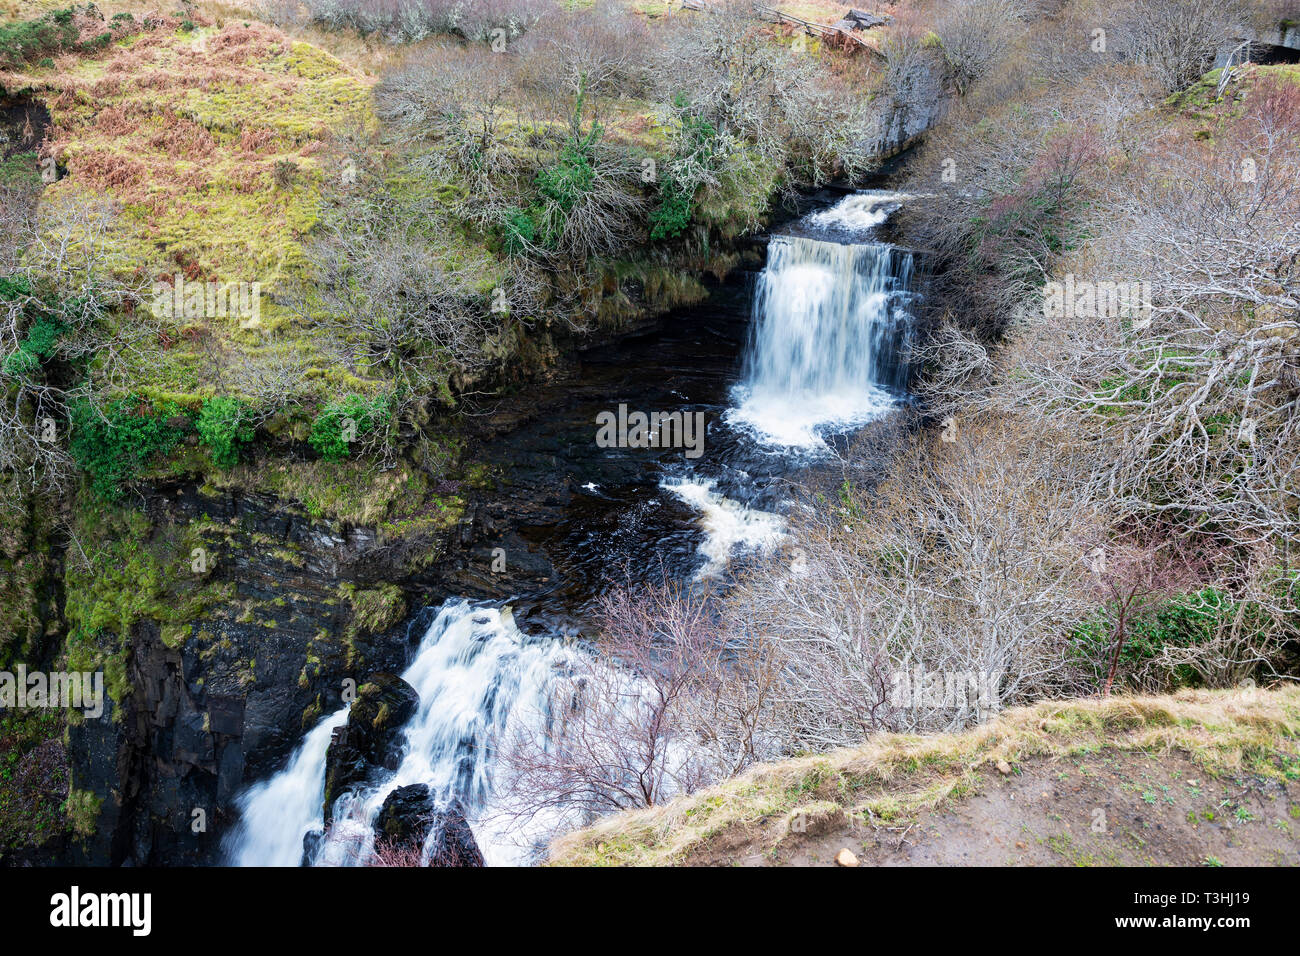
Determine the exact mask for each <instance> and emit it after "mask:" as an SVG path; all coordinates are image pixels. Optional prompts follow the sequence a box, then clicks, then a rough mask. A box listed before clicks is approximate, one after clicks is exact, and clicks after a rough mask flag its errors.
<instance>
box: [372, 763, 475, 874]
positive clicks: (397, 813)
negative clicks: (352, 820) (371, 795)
mask: <svg viewBox="0 0 1300 956" xmlns="http://www.w3.org/2000/svg"><path fill="white" fill-rule="evenodd" d="M430 833H432V834H433V844H432V846H431V847H430V854H429V866H483V865H484V863H483V854H482V852H481V851H480V850H479V848H478V841H477V840H475V839H474V831H473V830H471V829H470V825H469V821H468V820H466V819H465V809H464V807H462V806H461V803H460V801H459V800H452V802H451V803H450V804H448V805H447V806H446V807H443V808H442V809H439V808H438V806H437V804H436V803H435V802H434V799H433V794H432V793H431V792H430V791H429V788H428V787H427V786H426V785H424V784H422V783H417V784H412V785H411V786H409V787H399V788H398V789H396V790H394V791H393V792H392V793H390V794H389V795H388V798H387V799H385V800H384V805H383V807H381V808H380V810H379V816H378V817H376V818H375V841H376V842H377V843H385V844H387V845H388V846H390V847H393V848H395V849H411V848H418V847H423V846H424V842H425V840H427V839H428V838H429V834H430Z"/></svg>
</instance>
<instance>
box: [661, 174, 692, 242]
mask: <svg viewBox="0 0 1300 956" xmlns="http://www.w3.org/2000/svg"><path fill="white" fill-rule="evenodd" d="M693 202H694V197H693V196H692V195H691V193H689V192H688V191H687V190H686V189H685V188H684V187H683V186H682V185H681V184H680V183H679V182H677V180H676V179H673V178H671V177H669V178H666V179H665V180H664V183H663V185H662V186H660V187H659V205H658V206H656V207H655V208H654V209H652V210H650V238H651V239H656V240H658V239H672V238H674V237H676V236H679V235H681V233H682V230H684V229H685V228H686V227H687V226H689V225H690V224H691V208H692V204H693Z"/></svg>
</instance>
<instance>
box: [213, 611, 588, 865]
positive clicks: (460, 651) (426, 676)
mask: <svg viewBox="0 0 1300 956" xmlns="http://www.w3.org/2000/svg"><path fill="white" fill-rule="evenodd" d="M575 653H578V652H577V651H576V650H574V649H573V648H572V647H571V646H569V645H567V644H566V643H564V642H562V641H560V640H557V639H555V638H551V637H542V638H533V637H530V636H528V635H526V634H524V633H523V632H521V631H520V630H519V629H518V628H517V627H516V626H515V624H514V620H513V618H512V616H511V614H510V612H509V610H508V609H504V610H503V609H498V608H486V607H475V606H473V605H471V604H469V603H468V602H466V601H463V600H453V601H448V602H447V603H446V604H444V605H443V606H442V607H441V608H440V609H439V611H438V613H437V616H436V617H435V618H434V621H433V623H432V624H430V625H429V628H428V630H427V631H426V632H425V635H424V638H423V640H422V641H421V643H420V647H419V651H418V652H417V654H416V657H415V660H414V661H413V662H412V663H411V666H410V667H408V668H407V669H406V671H405V672H404V673H403V674H402V675H401V676H402V679H403V680H405V681H406V682H407V683H408V684H410V685H411V686H412V687H414V688H415V690H416V692H417V693H419V695H420V706H419V710H418V711H417V713H416V715H415V716H414V717H412V718H411V720H410V722H409V723H408V724H407V726H406V728H405V731H404V733H405V741H404V749H403V757H402V761H401V764H400V766H399V767H398V769H397V771H396V772H395V773H393V774H392V775H391V776H390V777H389V778H388V779H387V780H386V781H384V783H383V784H382V785H380V786H376V787H373V788H369V789H365V790H359V791H357V792H355V793H352V794H348V795H345V796H343V797H341V798H340V799H339V800H338V801H337V803H336V806H335V812H334V824H333V826H332V827H331V828H330V830H329V833H328V835H327V839H326V841H325V843H324V845H323V846H322V847H321V849H320V851H319V854H318V856H317V862H318V863H320V864H325V865H329V864H335V865H339V864H349V863H357V862H364V861H365V859H366V857H367V856H368V855H369V854H370V852H371V850H372V849H373V835H372V830H371V826H372V824H373V822H374V819H375V817H376V816H377V815H378V813H379V810H380V808H381V807H382V806H383V802H384V798H385V797H387V796H388V794H389V793H391V792H392V791H393V790H395V789H397V788H398V787H402V786H406V785H408V784H413V783H424V784H428V786H429V788H430V790H431V791H432V792H433V794H434V796H435V799H437V800H438V801H439V802H444V801H446V800H449V799H450V798H452V797H457V798H459V799H460V800H461V802H462V803H463V804H464V806H465V808H466V811H467V813H468V815H469V818H470V823H471V826H472V828H473V830H474V834H475V837H476V839H477V840H478V843H479V848H480V849H481V850H482V851H483V855H484V857H485V859H486V861H487V863H488V864H489V865H507V864H512V863H520V862H525V861H526V860H527V857H528V855H529V853H530V850H531V843H532V842H533V837H534V836H535V835H541V834H545V833H547V832H548V831H549V830H550V829H552V828H553V827H554V826H555V822H556V821H554V820H547V819H538V820H535V821H532V823H531V824H530V827H529V828H528V829H527V830H524V831H511V832H506V830H507V828H506V827H505V826H504V825H502V824H501V822H500V821H499V820H498V819H497V817H496V815H495V814H494V810H495V808H494V806H493V802H492V800H493V794H492V764H493V758H494V751H493V745H494V741H495V740H496V739H498V736H499V735H501V734H509V733H513V732H514V731H515V730H516V728H518V727H519V726H521V725H522V726H529V725H531V724H534V723H536V724H537V727H536V731H537V733H539V734H540V733H544V732H545V731H544V727H543V726H542V724H543V723H544V716H543V715H544V713H545V710H546V704H547V701H548V699H549V698H548V689H549V687H550V686H551V684H552V682H553V681H554V680H556V679H557V678H559V677H561V676H562V675H563V674H564V672H565V670H566V665H567V663H568V662H569V660H570V659H571V655H573V654H575ZM346 719H347V708H346V707H345V708H343V709H341V710H339V711H337V712H336V713H334V714H332V715H330V716H329V717H327V718H325V719H324V720H322V721H321V722H320V723H319V724H317V725H316V726H315V727H314V728H313V729H312V730H311V732H310V733H308V734H307V736H306V737H305V738H304V739H303V741H302V743H301V744H299V746H298V749H297V750H296V751H295V752H294V754H293V756H292V757H291V758H290V760H289V763H288V765H287V766H286V767H285V769H284V770H282V771H281V772H280V773H278V774H276V775H275V776H273V777H271V778H270V779H269V780H266V781H264V782H262V783H258V784H255V785H254V786H252V787H250V788H249V789H248V790H247V791H246V792H245V793H244V794H243V795H242V796H241V797H240V799H239V801H238V805H239V809H240V823H239V825H238V827H237V828H236V829H235V830H234V831H232V833H231V834H230V835H229V837H228V838H227V842H226V848H227V858H228V860H229V861H230V862H231V863H232V864H234V865H238V866H297V865H298V864H299V862H300V861H301V859H302V851H303V837H304V836H305V835H306V834H307V832H308V831H309V830H313V829H320V828H321V827H322V825H323V821H322V819H321V801H322V799H323V796H324V789H325V756H326V751H327V749H328V747H329V741H330V734H331V732H332V731H333V729H334V728H335V727H337V726H339V725H340V724H342V723H343V722H344V721H345V720H346Z"/></svg>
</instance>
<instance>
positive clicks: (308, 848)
mask: <svg viewBox="0 0 1300 956" xmlns="http://www.w3.org/2000/svg"><path fill="white" fill-rule="evenodd" d="M324 842H325V831H324V830H308V831H307V832H306V833H304V834H303V835H302V863H301V864H299V865H300V866H312V865H313V864H315V862H316V854H317V853H319V852H320V848H321V846H322V844H324Z"/></svg>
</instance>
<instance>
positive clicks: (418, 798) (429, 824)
mask: <svg viewBox="0 0 1300 956" xmlns="http://www.w3.org/2000/svg"><path fill="white" fill-rule="evenodd" d="M437 818H438V808H437V806H436V805H435V803H434V800H433V794H432V793H430V792H429V788H428V786H427V785H425V784H423V783H413V784H411V785H410V786H407V787H398V788H397V789H396V790H394V791H393V792H392V793H390V794H389V795H388V796H387V797H386V798H385V799H384V805H383V806H382V807H381V808H380V809H379V816H377V817H376V818H375V840H376V842H384V843H388V844H391V845H392V846H395V847H400V846H417V847H421V846H424V841H425V838H427V837H428V835H429V831H430V830H431V829H432V828H433V825H434V823H435V821H436V820H437Z"/></svg>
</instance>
